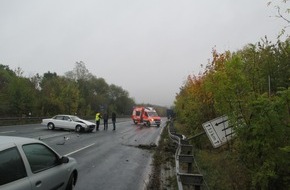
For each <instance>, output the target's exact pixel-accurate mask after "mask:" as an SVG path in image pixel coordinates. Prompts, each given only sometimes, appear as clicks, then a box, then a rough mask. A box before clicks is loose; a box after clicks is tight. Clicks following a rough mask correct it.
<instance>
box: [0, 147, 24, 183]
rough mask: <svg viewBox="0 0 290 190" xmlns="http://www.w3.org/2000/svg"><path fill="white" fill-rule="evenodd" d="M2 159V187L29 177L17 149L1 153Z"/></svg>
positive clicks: (0, 169)
mask: <svg viewBox="0 0 290 190" xmlns="http://www.w3.org/2000/svg"><path fill="white" fill-rule="evenodd" d="M0 158H1V159H0V176H1V177H0V185H4V184H6V183H10V182H13V181H16V180H19V179H22V178H24V177H27V173H26V170H25V167H24V164H23V160H22V158H21V156H20V154H19V152H18V150H17V148H16V147H14V148H9V149H6V150H4V151H1V152H0Z"/></svg>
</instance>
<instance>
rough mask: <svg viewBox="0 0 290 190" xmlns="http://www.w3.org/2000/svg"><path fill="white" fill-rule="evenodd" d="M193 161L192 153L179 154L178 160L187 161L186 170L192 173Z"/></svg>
mask: <svg viewBox="0 0 290 190" xmlns="http://www.w3.org/2000/svg"><path fill="white" fill-rule="evenodd" d="M193 161H194V158H193V156H192V155H184V154H180V155H179V162H182V163H187V172H188V173H192V163H193Z"/></svg>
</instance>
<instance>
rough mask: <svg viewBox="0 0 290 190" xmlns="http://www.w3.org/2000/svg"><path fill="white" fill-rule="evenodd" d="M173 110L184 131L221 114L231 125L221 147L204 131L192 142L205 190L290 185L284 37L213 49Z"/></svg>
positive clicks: (288, 61) (289, 94) (289, 62)
mask: <svg viewBox="0 0 290 190" xmlns="http://www.w3.org/2000/svg"><path fill="white" fill-rule="evenodd" d="M175 111H176V113H177V120H178V123H179V125H180V126H179V127H180V129H181V130H182V131H183V132H184V133H185V135H186V136H193V135H195V134H198V133H200V132H202V131H203V128H202V124H203V123H204V122H206V121H209V120H212V119H214V118H216V117H219V116H222V115H227V116H228V117H229V121H230V124H229V125H233V126H234V128H235V132H236V133H235V137H234V140H232V141H230V142H229V143H228V144H227V145H225V146H223V147H222V148H219V149H213V148H212V146H211V145H210V143H209V140H208V139H207V137H206V136H203V137H202V138H199V139H195V141H194V142H193V144H194V146H195V148H196V154H197V157H198V158H199V161H200V164H201V167H202V170H203V171H204V174H205V178H206V179H207V181H208V184H209V186H210V189H289V188H290V177H289V176H290V173H289V171H290V137H289V134H290V125H289V124H290V39H287V40H286V41H284V42H281V41H279V40H278V41H277V42H276V43H272V42H270V41H268V39H267V37H265V38H264V39H262V40H261V41H260V42H259V43H257V44H249V45H247V46H245V47H244V48H243V49H241V50H239V51H236V52H229V51H226V52H224V53H218V52H217V51H216V50H213V52H212V61H211V62H210V63H208V64H207V65H206V67H205V69H204V72H203V73H201V74H200V75H197V76H195V75H193V76H189V77H188V79H187V81H186V82H185V84H184V86H182V87H181V89H180V92H179V93H178V95H177V96H176V101H175ZM241 118H242V120H243V121H244V122H243V125H239V126H237V125H235V124H236V123H237V122H238V120H240V119H241Z"/></svg>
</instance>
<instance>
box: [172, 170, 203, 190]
mask: <svg viewBox="0 0 290 190" xmlns="http://www.w3.org/2000/svg"><path fill="white" fill-rule="evenodd" d="M178 175H179V177H180V180H181V182H182V184H184V185H188V186H194V189H195V190H196V189H198V190H200V189H201V186H202V183H203V175H201V174H187V173H178Z"/></svg>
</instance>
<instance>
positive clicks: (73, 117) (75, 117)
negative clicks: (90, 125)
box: [70, 116, 80, 121]
mask: <svg viewBox="0 0 290 190" xmlns="http://www.w3.org/2000/svg"><path fill="white" fill-rule="evenodd" d="M70 118H71V119H72V120H73V121H79V120H80V118H79V117H77V116H71V117H70Z"/></svg>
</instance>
